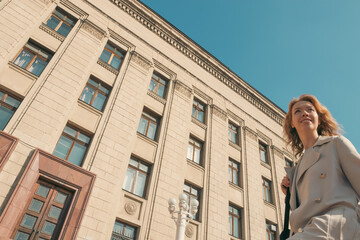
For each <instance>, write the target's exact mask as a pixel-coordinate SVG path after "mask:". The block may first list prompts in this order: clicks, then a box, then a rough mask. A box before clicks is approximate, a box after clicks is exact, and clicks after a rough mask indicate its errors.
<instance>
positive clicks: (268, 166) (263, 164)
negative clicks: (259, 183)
mask: <svg viewBox="0 0 360 240" xmlns="http://www.w3.org/2000/svg"><path fill="white" fill-rule="evenodd" d="M260 164H261V165H262V166H264V167H266V168H267V169H269V170H271V166H270V165H269V164H268V163H264V162H262V161H260Z"/></svg>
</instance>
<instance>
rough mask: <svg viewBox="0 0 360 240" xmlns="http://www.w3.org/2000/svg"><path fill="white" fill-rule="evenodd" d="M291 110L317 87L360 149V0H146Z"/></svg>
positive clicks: (268, 95)
mask: <svg viewBox="0 0 360 240" xmlns="http://www.w3.org/2000/svg"><path fill="white" fill-rule="evenodd" d="M142 2H143V3H145V4H146V5H147V6H149V7H150V8H151V9H153V10H154V11H156V12H157V13H158V14H160V15H161V16H162V17H163V18H165V19H166V20H167V21H168V22H170V23H171V24H172V25H174V26H175V27H177V28H178V29H179V30H181V31H182V32H183V33H185V34H186V35H187V36H188V37H190V38H191V39H192V40H194V41H195V42H196V43H198V44H199V45H200V46H202V47H203V48H204V49H205V50H207V51H208V52H210V53H211V54H212V55H213V56H215V57H216V58H217V59H219V60H220V61H221V62H223V63H224V64H225V65H226V66H227V67H229V68H230V69H231V70H232V71H233V72H235V73H236V74H237V75H239V76H240V77H241V78H242V79H244V80H245V81H247V82H248V83H249V84H251V85H252V86H253V87H254V88H256V89H257V90H258V91H259V92H261V93H262V94H263V95H265V96H266V97H267V98H269V99H270V100H271V101H273V102H274V103H275V104H277V105H278V106H279V107H281V108H282V109H283V110H285V111H287V107H288V103H289V102H290V100H291V99H292V98H293V97H298V96H300V95H301V94H303V93H308V94H313V95H315V96H316V97H317V98H318V99H319V100H320V102H322V103H323V104H324V105H325V106H326V107H327V108H328V109H329V110H330V112H331V113H332V115H333V116H334V118H335V119H336V120H337V121H338V123H339V124H341V125H342V127H343V129H344V136H346V137H347V138H348V139H350V141H351V142H352V143H353V144H354V146H355V147H356V149H357V150H358V152H359V151H360V1H359V0H301V1H295V0H224V1H219V0H207V1H205V0H195V1H194V0H183V1H172V0H155V1H151V0H143V1H142Z"/></svg>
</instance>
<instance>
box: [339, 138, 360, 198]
mask: <svg viewBox="0 0 360 240" xmlns="http://www.w3.org/2000/svg"><path fill="white" fill-rule="evenodd" d="M335 143H336V150H337V153H338V156H339V160H340V164H341V167H342V169H343V171H344V174H345V175H346V177H347V179H348V180H349V181H350V183H351V185H352V187H353V188H354V190H355V191H356V192H357V194H358V196H360V155H359V153H358V152H357V151H356V149H355V147H354V145H353V144H352V143H351V142H350V141H349V140H348V139H347V138H345V137H344V136H340V137H338V138H336V141H335Z"/></svg>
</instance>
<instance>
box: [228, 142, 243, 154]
mask: <svg viewBox="0 0 360 240" xmlns="http://www.w3.org/2000/svg"><path fill="white" fill-rule="evenodd" d="M229 145H230V146H232V147H233V148H235V149H237V150H239V151H240V152H241V147H240V146H239V145H237V144H236V143H233V142H232V141H230V140H229Z"/></svg>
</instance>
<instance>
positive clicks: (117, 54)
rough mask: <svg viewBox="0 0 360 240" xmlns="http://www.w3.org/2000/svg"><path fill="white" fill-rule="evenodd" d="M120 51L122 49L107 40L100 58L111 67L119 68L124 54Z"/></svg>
mask: <svg viewBox="0 0 360 240" xmlns="http://www.w3.org/2000/svg"><path fill="white" fill-rule="evenodd" d="M122 52H123V50H121V49H120V48H118V47H116V46H114V45H113V44H111V43H109V42H108V43H107V44H106V46H105V48H104V50H103V52H102V54H101V56H100V59H101V60H102V61H104V62H106V63H107V64H109V65H110V66H112V67H113V68H115V69H117V70H119V69H120V66H121V63H122V61H123V59H124V54H123V53H122Z"/></svg>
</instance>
